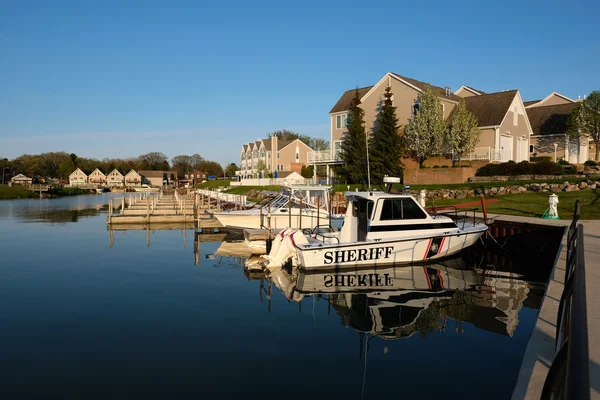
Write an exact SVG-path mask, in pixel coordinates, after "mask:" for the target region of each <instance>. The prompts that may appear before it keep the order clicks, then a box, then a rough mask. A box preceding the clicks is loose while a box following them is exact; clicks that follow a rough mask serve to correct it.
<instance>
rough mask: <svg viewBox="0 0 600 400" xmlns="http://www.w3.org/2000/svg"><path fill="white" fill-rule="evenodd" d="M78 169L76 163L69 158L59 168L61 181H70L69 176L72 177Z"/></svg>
mask: <svg viewBox="0 0 600 400" xmlns="http://www.w3.org/2000/svg"><path fill="white" fill-rule="evenodd" d="M76 168H77V167H75V163H74V162H73V159H72V158H67V159H66V160H64V161H63V162H62V163H61V164H60V166H59V168H58V177H59V178H60V179H68V178H69V175H71V173H72V172H73V171H75V169H76Z"/></svg>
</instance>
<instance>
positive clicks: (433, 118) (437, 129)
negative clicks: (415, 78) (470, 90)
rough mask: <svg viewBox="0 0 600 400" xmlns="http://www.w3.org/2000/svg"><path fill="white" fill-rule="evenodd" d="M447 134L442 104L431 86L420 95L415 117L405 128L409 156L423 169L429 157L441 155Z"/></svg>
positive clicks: (414, 113) (416, 104)
mask: <svg viewBox="0 0 600 400" xmlns="http://www.w3.org/2000/svg"><path fill="white" fill-rule="evenodd" d="M446 132H447V123H446V121H445V120H444V113H443V111H442V104H441V103H440V100H439V99H438V97H437V95H436V94H435V92H434V91H433V90H432V89H431V87H430V86H429V85H427V86H426V87H425V90H423V91H422V92H421V94H419V98H418V100H417V102H416V103H415V108H414V112H413V116H412V117H411V118H410V119H409V120H408V124H406V127H405V128H404V140H405V144H406V150H407V152H408V155H409V156H410V157H411V158H412V159H413V160H415V161H417V162H418V163H419V167H423V163H424V162H425V160H427V159H428V158H429V157H431V156H433V155H436V154H440V153H441V152H442V149H443V142H444V138H445V136H446Z"/></svg>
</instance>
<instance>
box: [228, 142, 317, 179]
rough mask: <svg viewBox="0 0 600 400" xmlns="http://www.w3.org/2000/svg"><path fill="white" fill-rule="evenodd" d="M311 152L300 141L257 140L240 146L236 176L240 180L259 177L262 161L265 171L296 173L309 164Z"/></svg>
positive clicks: (278, 173)
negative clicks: (238, 168) (238, 166)
mask: <svg viewBox="0 0 600 400" xmlns="http://www.w3.org/2000/svg"><path fill="white" fill-rule="evenodd" d="M311 153H313V150H312V149H311V148H310V147H308V146H307V145H306V144H305V143H304V142H302V141H301V140H300V139H295V140H280V139H278V138H277V137H276V136H273V137H271V138H269V139H258V140H257V141H256V142H252V143H247V144H244V145H242V151H241V153H240V160H241V164H240V170H239V171H237V172H236V174H237V175H238V176H240V177H242V178H255V177H257V176H258V175H259V163H260V162H261V161H262V164H264V168H265V171H266V172H268V173H271V174H274V175H275V174H276V173H277V175H280V173H281V172H298V173H300V171H301V170H302V166H303V165H307V164H308V163H309V161H308V156H309V154H311Z"/></svg>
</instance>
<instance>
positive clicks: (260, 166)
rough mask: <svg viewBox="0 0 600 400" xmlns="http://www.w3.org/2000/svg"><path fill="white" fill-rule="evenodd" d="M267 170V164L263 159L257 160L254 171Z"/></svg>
mask: <svg viewBox="0 0 600 400" xmlns="http://www.w3.org/2000/svg"><path fill="white" fill-rule="evenodd" d="M266 170H267V164H265V161H264V160H258V162H257V163H256V171H258V172H264V171H266Z"/></svg>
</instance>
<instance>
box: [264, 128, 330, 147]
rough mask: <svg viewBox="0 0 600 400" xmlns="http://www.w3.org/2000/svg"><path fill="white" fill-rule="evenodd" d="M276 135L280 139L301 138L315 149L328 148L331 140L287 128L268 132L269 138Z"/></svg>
mask: <svg viewBox="0 0 600 400" xmlns="http://www.w3.org/2000/svg"><path fill="white" fill-rule="evenodd" d="M273 136H276V137H277V138H278V139H279V140H296V139H300V141H302V142H303V143H304V144H306V145H307V146H308V147H310V148H311V149H313V150H315V151H319V150H328V149H329V141H328V140H326V139H322V138H313V137H310V136H308V135H302V134H300V133H297V132H294V131H290V130H287V129H280V130H278V131H274V132H271V133H267V137H268V138H272V137H273Z"/></svg>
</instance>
